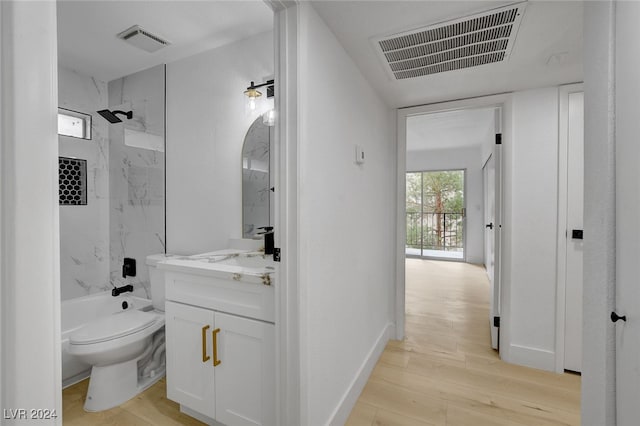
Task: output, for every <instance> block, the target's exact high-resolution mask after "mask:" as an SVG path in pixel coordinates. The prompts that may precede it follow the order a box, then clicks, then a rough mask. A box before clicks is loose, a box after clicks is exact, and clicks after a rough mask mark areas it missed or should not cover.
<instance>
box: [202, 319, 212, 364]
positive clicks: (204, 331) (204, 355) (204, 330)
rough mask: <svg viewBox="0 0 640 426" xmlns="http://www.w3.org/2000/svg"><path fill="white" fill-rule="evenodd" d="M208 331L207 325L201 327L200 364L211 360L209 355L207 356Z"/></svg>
mask: <svg viewBox="0 0 640 426" xmlns="http://www.w3.org/2000/svg"><path fill="white" fill-rule="evenodd" d="M208 329H209V326H208V325H205V326H204V327H202V362H207V361H209V360H210V359H211V357H210V356H209V355H207V330H208Z"/></svg>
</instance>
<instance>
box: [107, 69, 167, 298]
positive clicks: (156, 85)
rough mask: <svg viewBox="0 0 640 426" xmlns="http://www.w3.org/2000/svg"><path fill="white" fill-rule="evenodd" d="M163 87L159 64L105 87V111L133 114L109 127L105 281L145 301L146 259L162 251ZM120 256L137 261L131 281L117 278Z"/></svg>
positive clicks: (119, 268) (148, 292)
mask: <svg viewBox="0 0 640 426" xmlns="http://www.w3.org/2000/svg"><path fill="white" fill-rule="evenodd" d="M164 87H165V67H164V65H160V66H156V67H153V68H150V69H148V70H144V71H141V72H138V73H135V74H132V75H129V76H126V77H123V78H120V79H118V80H114V81H111V82H109V87H108V88H109V107H110V108H117V109H122V110H124V111H128V110H132V111H133V119H131V120H125V122H124V123H123V124H116V125H112V126H111V128H110V134H109V135H110V144H109V159H110V161H109V169H110V183H109V197H110V209H109V212H110V213H109V216H110V236H109V239H110V267H109V276H110V280H111V283H112V284H113V285H115V286H118V287H119V286H121V285H125V284H133V286H134V289H135V291H134V294H136V295H139V296H142V297H147V298H150V297H151V290H150V286H149V274H148V271H147V266H146V264H145V258H146V256H148V255H150V254H155V253H164V252H165V203H164V192H165V191H164V164H165V161H164V158H165V157H164V104H165V100H164ZM125 257H130V258H134V259H136V263H137V276H136V277H127V278H126V279H125V278H123V277H122V263H123V259H124V258H125Z"/></svg>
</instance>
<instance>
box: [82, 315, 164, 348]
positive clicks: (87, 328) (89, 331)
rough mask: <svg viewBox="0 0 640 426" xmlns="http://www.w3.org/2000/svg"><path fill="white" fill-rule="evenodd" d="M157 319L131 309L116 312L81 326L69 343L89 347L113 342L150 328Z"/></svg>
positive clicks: (155, 316)
mask: <svg viewBox="0 0 640 426" xmlns="http://www.w3.org/2000/svg"><path fill="white" fill-rule="evenodd" d="M157 319H158V316H157V315H154V314H152V313H149V312H142V311H138V310H133V309H132V310H129V311H122V312H118V313H117V314H113V315H109V316H106V317H102V318H99V319H97V320H95V321H92V322H89V323H87V324H86V325H84V326H82V327H81V328H79V329H78V330H77V331H76V332H74V333H73V334H72V335H71V336H70V337H69V343H70V344H72V345H90V344H94V343H102V342H107V341H109V340H115V339H118V338H121V337H124V336H128V335H130V334H134V333H137V332H139V331H141V330H144V329H145V328H148V327H151V326H152V325H153V324H154V323H156V321H157Z"/></svg>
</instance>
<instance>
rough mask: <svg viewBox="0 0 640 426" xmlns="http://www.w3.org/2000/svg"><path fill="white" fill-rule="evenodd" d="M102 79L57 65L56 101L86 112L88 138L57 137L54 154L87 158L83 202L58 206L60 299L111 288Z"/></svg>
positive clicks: (107, 139) (107, 159) (105, 131)
mask: <svg viewBox="0 0 640 426" xmlns="http://www.w3.org/2000/svg"><path fill="white" fill-rule="evenodd" d="M107 95H108V94H107V84H106V83H105V82H103V81H99V80H96V79H95V78H92V77H90V76H85V75H82V74H79V73H77V72H75V71H73V70H70V69H67V68H64V67H58V105H59V106H60V107H62V108H66V109H70V110H73V111H77V112H82V113H84V114H90V115H91V116H92V129H91V140H87V139H79V138H72V137H68V136H58V141H59V142H58V144H59V155H60V156H61V157H72V158H79V159H83V160H87V205H84V206H73V205H72V206H69V205H63V206H60V294H61V298H62V300H67V299H73V298H75V297H81V296H86V295H87V294H89V293H95V292H99V291H104V290H107V289H110V288H111V285H110V284H109V259H110V257H109V138H108V126H107V124H108V122H107V121H106V120H105V119H104V118H102V117H100V115H98V114H97V112H96V111H98V110H101V109H105V108H107V105H108V102H107Z"/></svg>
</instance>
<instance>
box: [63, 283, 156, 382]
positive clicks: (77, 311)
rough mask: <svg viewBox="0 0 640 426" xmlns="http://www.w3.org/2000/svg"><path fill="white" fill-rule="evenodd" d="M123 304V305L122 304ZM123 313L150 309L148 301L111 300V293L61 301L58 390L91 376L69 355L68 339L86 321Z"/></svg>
mask: <svg viewBox="0 0 640 426" xmlns="http://www.w3.org/2000/svg"><path fill="white" fill-rule="evenodd" d="M124 302H126V304H125V303H124ZM124 306H126V309H140V310H143V311H149V310H152V309H153V305H152V304H151V300H148V299H143V298H141V297H136V296H130V295H128V294H121V295H120V296H117V297H113V296H111V292H104V293H96V294H91V295H89V296H84V297H79V298H76V299H70V300H63V301H62V303H61V311H62V345H61V346H62V387H63V388H66V387H67V386H71V385H72V384H74V383H77V382H79V381H80V380H83V379H86V378H87V377H89V375H90V374H91V366H90V365H89V364H85V363H84V362H82V361H80V360H78V359H77V358H76V357H75V356H73V355H71V354H69V351H68V348H69V336H70V335H71V334H72V333H73V332H74V331H76V330H77V329H78V328H80V327H82V326H83V325H84V324H86V323H88V322H89V321H92V320H95V319H97V318H100V317H103V316H106V315H112V314H115V313H117V312H120V311H122V310H123V309H125V308H124Z"/></svg>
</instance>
